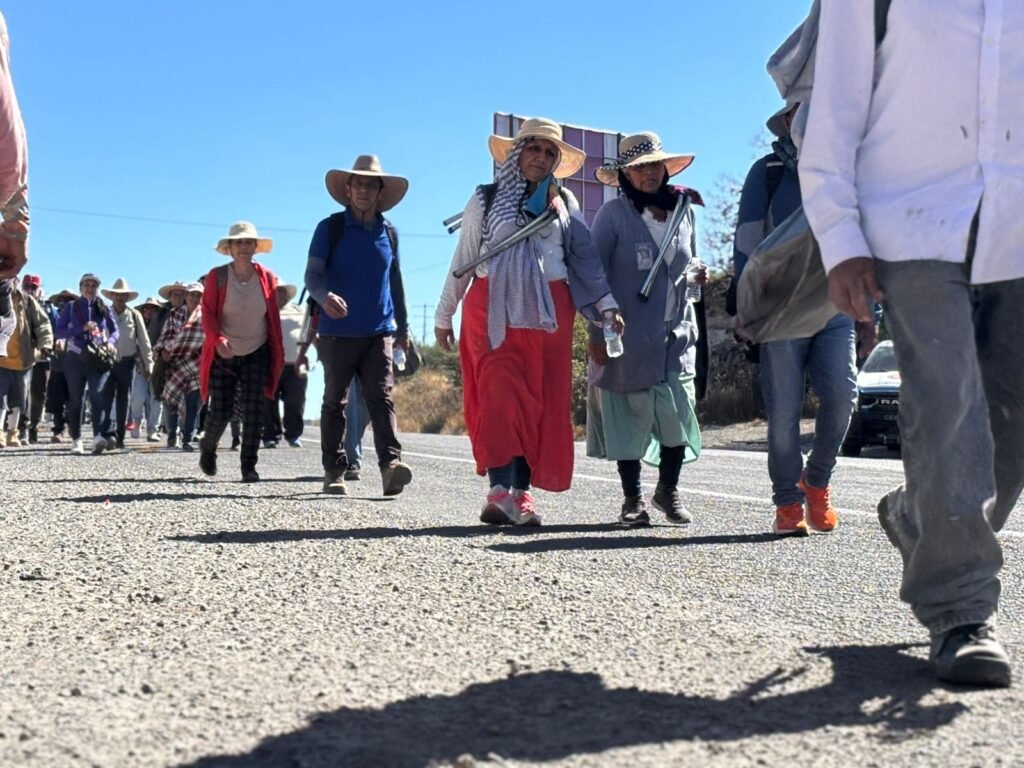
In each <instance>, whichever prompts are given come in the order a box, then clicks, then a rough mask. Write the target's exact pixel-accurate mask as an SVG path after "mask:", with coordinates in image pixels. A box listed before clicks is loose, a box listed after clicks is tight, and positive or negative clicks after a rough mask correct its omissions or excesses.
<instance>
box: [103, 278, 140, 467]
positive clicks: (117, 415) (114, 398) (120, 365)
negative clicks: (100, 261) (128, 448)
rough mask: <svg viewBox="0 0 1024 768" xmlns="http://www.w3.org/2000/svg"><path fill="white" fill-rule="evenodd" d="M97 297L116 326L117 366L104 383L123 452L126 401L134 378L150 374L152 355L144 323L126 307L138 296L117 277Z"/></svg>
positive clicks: (133, 310)
mask: <svg viewBox="0 0 1024 768" xmlns="http://www.w3.org/2000/svg"><path fill="white" fill-rule="evenodd" d="M100 293H102V294H103V295H104V296H106V297H107V298H108V299H110V302H111V304H112V306H113V313H114V320H115V322H116V323H117V363H116V364H115V365H114V369H113V370H112V371H111V372H110V377H109V378H108V379H107V387H106V391H105V393H104V395H105V397H106V399H107V403H108V406H111V407H112V408H113V413H114V421H115V425H114V432H115V440H116V446H117V447H118V448H124V434H125V427H126V425H127V423H128V397H129V395H130V394H131V392H132V386H133V381H134V379H135V376H136V374H138V377H139V378H141V379H144V380H145V379H148V378H149V375H150V373H151V372H152V371H153V351H152V349H151V348H150V344H149V334H148V333H147V332H146V321H145V320H143V318H142V315H141V313H139V311H138V310H137V309H134V308H132V307H129V306H128V302H129V301H135V299H137V298H139V292H138V291H133V290H131V288H129V287H128V283H127V281H125V280H124V278H121V277H119V278H117V280H115V281H114V284H113V285H112V286H110V288H109V289H104V290H102V291H100Z"/></svg>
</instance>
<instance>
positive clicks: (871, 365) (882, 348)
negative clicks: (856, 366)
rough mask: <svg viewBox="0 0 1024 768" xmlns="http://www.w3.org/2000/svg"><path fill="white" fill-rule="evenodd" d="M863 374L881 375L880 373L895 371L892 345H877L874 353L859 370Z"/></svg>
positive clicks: (894, 356)
mask: <svg viewBox="0 0 1024 768" xmlns="http://www.w3.org/2000/svg"><path fill="white" fill-rule="evenodd" d="M861 370H862V371H864V372H865V373H881V372H882V371H895V370H896V353H895V352H894V351H893V348H892V344H879V345H878V346H877V347H875V349H874V351H873V352H872V353H871V354H870V355H868V359H867V360H865V361H864V367H863V368H861Z"/></svg>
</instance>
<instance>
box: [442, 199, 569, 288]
mask: <svg viewBox="0 0 1024 768" xmlns="http://www.w3.org/2000/svg"><path fill="white" fill-rule="evenodd" d="M556 218H558V213H557V211H555V209H554V208H548V209H547V210H546V211H544V213H542V214H541V215H540V216H538V217H537V218H536V219H534V220H533V221H531V222H530V223H529V224H527V225H526V226H525V227H522V228H521V229H519V230H517V231H516V232H515V233H513V234H511V235H509V236H508V237H507V238H505V239H504V240H502V241H501V242H500V243H498V244H497V245H495V246H494V247H493V248H491V249H490V250H489V251H486V252H484V253H481V254H480V255H479V256H478V257H477V258H475V259H473V261H472V262H470V263H469V264H467V265H466V266H464V267H459V268H458V269H456V270H455V271H454V272H452V275H453V276H454V277H455V278H456V279H459V278H462V277H464V276H465V275H467V274H469V273H470V272H471V271H472V270H474V269H476V268H477V267H478V266H480V265H481V264H483V263H484V262H485V261H489V260H490V259H493V258H494V257H495V256H497V255H498V254H499V253H501V252H502V251H507V250H508V249H509V248H511V247H512V246H513V245H515V244H516V243H518V242H521V241H523V240H525V239H526V238H528V237H529V236H530V235H532V234H534V233H536V232H539V231H540V230H542V229H544V227H546V226H547V225H548V224H550V223H551V222H552V221H554V220H555V219H556Z"/></svg>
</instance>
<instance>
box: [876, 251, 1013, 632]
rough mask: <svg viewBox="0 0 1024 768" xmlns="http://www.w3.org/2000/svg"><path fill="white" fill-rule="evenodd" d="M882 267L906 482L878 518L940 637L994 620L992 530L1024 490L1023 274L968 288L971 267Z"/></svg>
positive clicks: (924, 619)
mask: <svg viewBox="0 0 1024 768" xmlns="http://www.w3.org/2000/svg"><path fill="white" fill-rule="evenodd" d="M875 270H876V272H877V274H878V280H879V284H880V285H881V287H882V290H883V291H884V293H885V312H886V318H887V321H888V323H889V327H890V328H891V330H892V340H893V348H894V349H895V351H896V364H897V365H898V366H899V369H900V377H901V379H902V383H901V385H900V411H899V425H900V439H901V443H902V447H903V471H904V475H905V477H906V480H905V483H904V485H903V486H901V487H900V488H897V489H896V490H895V491H893V492H891V493H890V494H889V496H888V497H887V498H886V499H884V500H883V504H880V505H879V512H880V515H879V516H880V518H881V519H882V521H883V525H884V526H885V529H886V533H887V534H888V535H889V538H890V541H892V542H893V543H894V544H896V546H897V547H898V549H899V551H900V554H901V555H902V556H903V562H904V567H903V585H902V588H901V589H900V597H901V598H902V599H903V600H904V601H905V602H907V603H910V606H911V608H912V609H913V611H914V615H915V616H916V617H917V619H918V621H920V622H921V623H922V624H923V625H924V626H925V627H927V628H928V629H929V631H930V632H931V634H932V635H939V634H942V633H944V632H947V631H949V630H950V629H952V628H954V627H957V626H961V625H963V624H976V623H982V622H985V621H988V620H990V619H992V618H994V616H995V613H996V607H997V605H998V602H999V590H1000V585H999V577H998V574H999V570H1000V569H1001V568H1002V565H1003V553H1002V548H1001V547H1000V544H999V539H998V538H996V533H998V532H999V531H1000V530H1001V529H1002V528H1003V526H1004V525H1005V523H1006V520H1007V517H1008V516H1009V514H1010V510H1011V509H1013V506H1014V504H1016V503H1017V500H1018V499H1019V498H1020V494H1021V489H1022V488H1024V440H1022V439H1021V435H1024V399H1022V398H1021V395H1020V388H1021V382H1022V381H1024V345H1022V344H1021V334H1022V333H1024V279H1019V280H1008V281H1005V282H999V283H986V284H983V285H971V284H970V277H969V274H970V267H969V265H967V264H955V263H951V262H941V261H930V260H929V261H909V262H884V261H876V262H875ZM883 505H884V506H885V507H887V512H886V513H884V514H883V513H882V511H883Z"/></svg>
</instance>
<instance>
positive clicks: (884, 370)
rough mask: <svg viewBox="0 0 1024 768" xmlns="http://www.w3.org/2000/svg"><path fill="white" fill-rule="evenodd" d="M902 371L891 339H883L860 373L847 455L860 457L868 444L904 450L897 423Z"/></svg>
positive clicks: (848, 437)
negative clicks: (897, 366) (861, 451)
mask: <svg viewBox="0 0 1024 768" xmlns="http://www.w3.org/2000/svg"><path fill="white" fill-rule="evenodd" d="M899 406H900V372H899V371H898V370H897V369H896V353H895V352H894V350H893V348H892V342H891V341H880V342H878V346H876V347H875V348H874V349H873V350H872V352H871V354H870V355H868V359H867V360H865V361H864V365H863V367H862V368H861V370H860V373H858V374H857V406H856V408H855V409H854V411H853V417H852V418H851V419H850V428H849V429H848V430H847V431H846V439H844V440H843V447H842V453H843V456H859V455H860V449H861V448H862V447H864V446H865V445H884V446H886V447H887V448H889V449H890V450H893V451H899V450H900V430H899V425H898V423H897V417H898V415H899Z"/></svg>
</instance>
